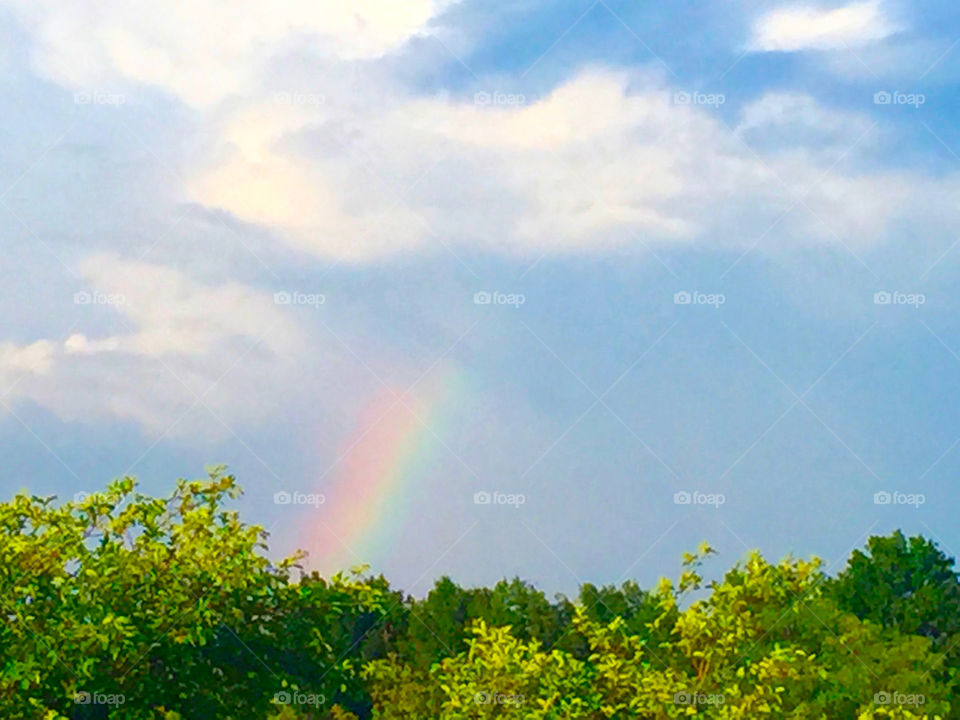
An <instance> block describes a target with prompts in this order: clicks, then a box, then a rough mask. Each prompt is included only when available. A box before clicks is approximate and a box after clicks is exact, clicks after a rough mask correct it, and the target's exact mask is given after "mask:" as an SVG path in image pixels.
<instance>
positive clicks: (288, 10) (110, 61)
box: [6, 0, 449, 106]
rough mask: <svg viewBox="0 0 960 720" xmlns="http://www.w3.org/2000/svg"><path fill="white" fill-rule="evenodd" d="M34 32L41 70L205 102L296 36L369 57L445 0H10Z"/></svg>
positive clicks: (397, 41)
mask: <svg viewBox="0 0 960 720" xmlns="http://www.w3.org/2000/svg"><path fill="white" fill-rule="evenodd" d="M6 4H8V5H10V6H12V8H13V9H14V10H15V11H16V12H17V14H18V16H19V17H20V18H21V20H22V21H23V22H24V24H25V25H26V26H27V27H28V28H29V29H30V31H31V33H32V35H33V43H34V56H35V62H36V64H37V66H38V67H39V68H40V70H41V71H42V72H43V73H44V74H46V75H48V76H50V77H52V78H54V79H55V80H57V81H59V82H61V83H63V84H65V85H67V86H68V87H72V88H81V89H83V88H85V89H102V88H103V86H104V84H105V83H114V84H116V83H134V84H139V85H147V86H159V87H161V88H163V89H166V90H169V91H171V92H173V93H174V94H176V95H177V96H178V97H180V98H182V99H183V100H185V101H186V102H188V103H189V104H191V105H195V106H211V105H213V104H215V103H217V102H219V101H220V100H221V99H223V98H225V97H227V96H229V95H231V94H234V93H240V94H243V93H246V92H249V91H250V90H251V88H254V87H256V86H257V85H258V84H259V80H260V75H261V74H262V73H263V71H264V69H265V67H266V66H267V65H269V63H270V62H271V61H272V60H274V59H275V58H276V57H277V56H278V55H281V54H282V53H284V52H287V51H289V50H291V49H292V48H296V47H297V46H298V45H302V46H304V47H310V48H313V49H319V50H320V51H322V52H325V53H327V54H329V55H331V56H334V57H336V58H345V59H368V58H374V57H378V56H380V55H382V54H384V53H387V52H389V51H390V50H393V49H394V48H396V47H398V46H399V45H401V44H402V43H403V42H405V41H406V40H408V39H409V38H411V37H413V36H415V35H417V34H420V33H423V32H425V31H426V29H427V26H428V24H429V23H430V21H431V20H432V19H433V18H435V17H436V16H437V14H438V13H439V12H440V11H441V10H442V9H443V8H444V7H445V6H446V5H447V4H449V0H403V2H395V1H394V0H353V2H349V3H344V2H335V1H332V0H277V2H272V3H264V2H255V1H252V0H239V1H238V2H231V3H225V2H220V1H219V0H193V1H192V2H189V3H185V2H179V3H178V2H174V3H156V2H149V1H147V0H105V1H103V2H97V3H83V2H73V3H63V2H59V1H58V0H7V3H6Z"/></svg>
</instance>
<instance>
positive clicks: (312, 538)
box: [305, 371, 460, 572]
mask: <svg viewBox="0 0 960 720" xmlns="http://www.w3.org/2000/svg"><path fill="white" fill-rule="evenodd" d="M438 377H439V379H438V380H435V381H433V382H432V383H426V384H425V386H423V387H421V386H419V385H418V387H417V388H416V389H414V390H412V391H410V392H407V393H404V391H402V390H395V389H392V388H391V389H386V388H384V390H383V391H382V392H380V393H378V394H377V396H376V397H375V398H373V399H372V401H371V402H369V403H368V404H367V406H366V408H365V409H364V410H363V412H362V413H361V414H360V416H359V418H358V422H357V423H356V427H355V429H354V431H353V432H352V433H351V435H350V436H349V437H348V438H347V439H346V441H345V442H343V443H342V445H341V447H340V449H339V451H338V453H337V456H336V457H337V458H338V460H337V461H336V462H335V464H334V465H333V466H332V467H330V469H329V470H328V471H326V472H324V473H323V474H322V476H321V477H320V478H319V479H318V481H317V484H318V485H319V486H320V491H321V492H322V493H323V494H324V503H323V505H322V506H321V507H320V510H319V512H317V513H310V514H308V523H309V524H310V527H309V528H308V529H307V533H306V534H307V536H308V538H309V541H308V547H307V548H305V549H306V550H307V551H308V553H309V558H310V562H309V564H310V565H311V566H317V567H318V568H319V569H321V571H323V572H329V571H335V570H344V569H347V568H349V567H352V566H354V565H358V564H361V563H374V562H375V561H377V560H378V559H380V558H382V557H383V555H384V553H385V552H386V551H387V550H388V549H389V547H390V546H391V545H392V543H393V541H394V540H395V538H396V537H397V535H398V533H399V530H400V528H401V527H402V526H403V524H404V520H405V518H406V517H408V516H409V514H410V509H411V507H412V506H413V504H414V503H415V502H416V501H417V500H418V496H419V495H420V494H421V493H420V492H418V490H419V489H420V486H421V485H422V483H423V481H424V480H425V479H426V478H425V474H426V473H425V472H424V469H425V468H424V466H425V464H426V461H427V460H428V459H429V458H430V457H432V454H433V453H435V452H436V449H437V447H442V446H441V445H440V441H439V440H437V438H436V437H435V435H434V434H433V433H434V432H435V428H440V427H441V426H442V425H443V414H444V411H445V410H446V409H448V408H449V406H450V405H451V403H450V400H451V398H452V397H453V396H454V395H456V394H457V390H458V388H459V385H460V375H459V374H458V373H455V372H449V371H447V372H443V373H439V374H438ZM398 396H399V397H401V398H402V402H400V401H398V399H397V398H398ZM331 478H332V479H331Z"/></svg>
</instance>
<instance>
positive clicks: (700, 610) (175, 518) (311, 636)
mask: <svg viewBox="0 0 960 720" xmlns="http://www.w3.org/2000/svg"><path fill="white" fill-rule="evenodd" d="M238 492H239V489H238V487H237V485H236V483H235V480H234V478H233V477H232V476H229V475H225V474H223V473H222V472H220V471H215V472H213V473H212V474H211V476H210V478H208V479H205V480H203V481H191V482H188V481H180V482H179V483H178V485H177V489H176V491H175V492H174V493H172V494H171V496H170V497H168V498H154V497H149V496H144V495H141V494H139V493H138V492H137V491H136V485H135V482H134V480H133V479H131V478H125V479H123V480H120V481H116V482H114V483H112V484H111V485H110V486H109V487H108V488H107V490H106V491H105V492H104V493H103V494H97V495H93V496H90V497H88V498H86V499H84V500H82V501H79V502H65V503H58V502H57V501H56V499H55V498H39V497H30V496H25V495H18V496H16V497H15V498H13V499H12V500H11V501H10V502H7V503H3V504H0V607H2V610H3V614H4V617H5V622H4V624H3V625H2V629H0V659H2V672H0V716H2V717H3V718H10V719H11V720H13V719H17V720H19V719H30V720H33V719H35V718H42V719H44V720H56V719H62V718H111V719H112V718H124V719H130V720H141V719H142V720H148V719H149V720H159V719H163V720H177V719H182V720H193V719H194V718H196V719H203V720H207V719H209V718H238V719H239V718H243V719H244V720H246V719H250V718H253V719H256V718H263V719H267V718H270V719H272V720H296V719H301V720H302V719H306V718H333V719H336V720H350V719H355V718H364V719H365V718H385V719H386V718H414V719H417V720H420V719H425V718H486V717H502V718H556V719H557V720H560V719H565V718H591V719H593V718H598V719H599V718H680V717H688V716H691V715H695V716H698V717H705V718H755V717H768V718H804V719H806V718H829V719H831V720H833V719H835V718H956V717H960V711H958V710H956V709H955V706H957V705H958V704H960V703H958V702H956V701H953V699H952V698H953V697H954V696H956V689H957V684H958V678H957V673H958V669H960V647H958V645H960V584H958V578H957V574H956V572H955V571H954V567H953V560H952V559H951V558H948V557H947V556H946V555H944V553H943V552H941V550H940V549H939V548H938V547H937V545H936V544H935V543H933V542H931V541H930V540H927V539H924V538H922V537H912V538H907V537H904V536H903V535H902V534H901V533H899V532H897V533H894V534H892V535H890V536H886V537H873V538H870V539H869V541H868V542H867V545H866V547H865V548H864V549H862V550H857V551H855V552H854V553H853V554H852V556H851V557H850V558H849V561H848V564H847V566H846V567H845V568H844V569H843V570H842V571H841V572H839V573H838V574H836V575H835V576H827V575H826V574H825V573H824V571H823V569H822V567H821V565H820V563H819V562H818V561H817V560H815V559H814V560H801V559H795V558H787V559H785V560H783V561H781V562H779V563H770V562H768V561H766V560H765V559H764V558H762V557H761V556H760V555H758V554H755V553H754V554H751V555H749V556H748V557H747V558H746V559H744V560H743V561H742V562H740V563H739V564H737V565H735V566H734V567H732V568H731V569H730V570H729V571H728V572H727V573H726V575H725V576H724V577H723V579H722V580H720V581H717V582H712V583H704V581H703V579H702V577H701V571H700V567H701V564H702V563H703V562H704V561H705V560H706V559H707V558H708V556H709V555H711V554H712V552H713V551H712V550H711V549H710V548H709V547H708V546H706V545H703V546H701V547H700V548H699V549H698V550H697V552H695V553H692V554H689V555H686V556H685V557H684V558H683V562H682V567H681V571H680V575H679V577H678V578H677V579H676V581H670V580H666V579H664V580H661V582H660V583H659V585H658V586H657V587H655V588H650V589H644V588H640V587H639V586H637V585H636V584H635V583H633V582H626V583H624V584H622V585H620V586H618V587H613V586H604V587H595V586H593V585H584V586H583V587H582V588H581V589H580V592H579V595H578V596H577V597H576V598H572V599H568V598H565V597H562V596H558V597H556V598H553V599H548V598H547V597H546V596H545V595H544V594H543V593H542V592H541V591H539V590H537V589H536V588H534V587H532V586H531V585H529V584H527V583H525V582H522V581H521V580H511V581H506V580H505V581H502V582H500V583H497V584H496V585H495V586H493V587H490V588H462V587H459V586H458V585H457V584H455V583H454V582H452V581H451V580H449V579H447V578H443V579H441V580H439V581H437V583H436V584H435V586H434V587H433V589H432V590H431V591H430V592H429V594H428V595H427V596H426V597H424V598H422V599H417V598H412V597H409V596H406V595H405V594H404V593H402V592H401V591H399V590H397V589H394V588H391V587H390V585H389V583H388V582H387V580H386V579H384V578H383V577H370V576H364V575H362V574H361V573H353V574H344V575H337V576H334V577H332V578H329V579H325V578H321V577H319V576H318V575H316V574H308V575H304V574H303V573H301V572H300V571H299V566H298V558H290V559H287V560H285V561H283V562H279V563H277V562H271V561H270V560H269V559H268V558H267V554H266V550H267V548H266V544H265V541H266V537H265V535H264V533H263V532H262V530H261V529H260V528H258V527H255V526H248V525H245V524H244V523H243V522H241V520H240V519H239V517H238V516H237V514H236V513H235V512H233V511H230V510H227V509H225V503H226V501H227V500H228V499H229V498H230V497H233V496H235V495H236V494H237V493H238ZM695 591H699V592H695ZM694 592H695V595H696V597H698V598H699V599H696V600H691V599H690V593H694Z"/></svg>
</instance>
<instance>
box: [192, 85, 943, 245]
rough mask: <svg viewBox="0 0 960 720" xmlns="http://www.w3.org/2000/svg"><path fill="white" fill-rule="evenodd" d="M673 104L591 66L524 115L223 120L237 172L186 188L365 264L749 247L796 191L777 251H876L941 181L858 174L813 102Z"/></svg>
mask: <svg viewBox="0 0 960 720" xmlns="http://www.w3.org/2000/svg"><path fill="white" fill-rule="evenodd" d="M671 98H672V92H671V88H669V87H668V86H667V85H665V84H663V83H662V82H661V81H659V80H657V79H656V78H654V77H652V76H649V75H643V74H639V75H638V74H631V73H622V72H613V71H609V70H602V69H594V70H586V71H583V72H581V73H580V74H578V75H576V76H575V77H573V78H571V79H570V80H568V81H567V82H566V83H564V84H562V85H560V86H559V87H557V88H556V89H555V90H554V91H553V92H552V93H550V94H548V95H546V96H544V97H542V98H538V99H537V100H536V101H531V102H529V103H521V104H519V105H514V106H497V105H494V104H477V103H475V102H473V101H472V99H470V98H468V99H459V100H458V99H451V98H449V97H428V98H407V99H401V100H395V99H394V100H391V101H390V102H388V103H381V104H379V105H378V104H376V103H375V102H373V101H371V102H368V103H365V104H364V105H363V108H362V111H355V110H354V109H352V108H351V107H349V106H338V105H337V104H335V103H329V104H327V105H325V106H323V107H318V108H310V109H304V108H296V109H291V108H286V107H277V106H276V105H272V104H269V103H265V104H263V105H262V106H258V107H256V108H245V109H244V110H243V111H239V112H236V113H233V114H231V115H229V116H228V119H227V121H226V123H225V125H224V130H223V132H222V133H220V134H221V136H222V137H224V138H226V139H227V147H228V150H227V151H224V152H223V153H222V155H223V156H226V157H228V158H229V159H228V160H227V161H226V162H223V163H222V164H218V163H217V162H215V163H213V164H212V165H210V166H209V167H207V168H204V169H203V170H202V171H201V172H199V173H198V174H197V176H196V177H195V179H194V181H193V183H192V188H191V191H192V193H193V197H194V198H195V199H196V200H198V201H200V202H203V203H207V204H210V205H214V206H217V207H221V208H224V209H226V210H228V211H230V212H231V213H233V214H234V215H236V216H237V217H239V218H241V219H243V220H245V221H248V222H251V223H257V224H264V225H267V226H269V227H271V228H273V229H274V230H275V231H276V232H277V236H278V237H279V238H283V239H286V240H287V241H289V242H290V243H291V244H293V245H294V246H295V247H297V248H299V249H301V250H305V251H307V252H310V253H313V254H315V255H317V256H319V257H323V258H336V259H340V260H347V261H367V260H371V259H375V258H379V257H382V256H385V255H390V254H392V253H398V252H402V251H407V250H409V249H411V248H427V247H431V246H432V247H437V246H438V245H439V240H438V239H437V238H439V239H440V240H443V242H444V243H446V244H448V245H456V244H464V245H470V246H472V247H479V248H484V249H487V250H492V251H496V252H502V253H507V254H511V255H519V256H531V255H533V256H536V255H539V254H541V253H543V252H571V251H581V250H591V249H601V248H606V247H611V246H617V245H629V244H636V243H637V242H638V238H642V239H643V241H644V242H645V243H678V242H680V243H689V242H695V241H701V242H710V243H712V244H716V243H723V244H726V245H729V246H735V247H746V246H750V245H752V244H753V243H754V241H755V239H756V238H757V237H758V236H760V235H761V234H762V233H763V232H764V231H765V230H766V229H767V228H768V227H770V225H771V224H772V223H773V222H774V220H776V218H777V216H778V215H779V214H780V213H781V212H783V211H784V210H786V209H787V208H789V207H790V206H792V205H794V203H795V201H796V199H797V197H799V195H800V194H803V193H809V197H807V198H806V199H805V201H804V205H803V206H802V207H801V211H800V212H797V213H795V214H793V215H791V217H790V218H789V219H788V220H787V221H786V222H784V223H783V224H782V225H780V226H778V229H777V234H776V235H777V237H776V238H773V239H771V242H770V243H769V244H768V246H772V247H778V246H779V245H780V244H785V243H792V242H805V243H817V242H829V243H833V242H836V238H837V236H838V234H839V235H840V236H841V237H842V239H843V241H844V242H845V243H847V244H849V245H851V246H855V245H867V244H869V243H871V242H880V241H882V239H883V236H884V233H885V232H886V231H887V229H888V228H889V227H891V223H892V222H893V221H894V220H895V219H897V218H901V217H908V216H909V213H910V212H911V208H912V207H914V206H915V204H916V200H917V198H916V194H917V192H919V191H920V188H925V189H926V190H930V189H931V186H932V185H933V184H934V183H933V180H932V179H925V178H924V177H923V176H919V175H916V174H912V173H907V172H894V171H885V170H881V169H875V170H872V171H870V172H866V171H858V170H856V169H855V168H856V167H858V166H860V165H862V162H860V161H862V160H863V159H864V158H867V159H868V160H870V159H872V158H875V157H876V154H877V152H878V145H877V142H876V140H877V134H876V133H875V132H874V131H873V130H872V126H873V122H872V121H871V120H870V118H869V117H867V116H866V115H860V114H856V113H850V112H845V111H839V110H835V109H831V108H827V107H824V106H822V105H821V104H819V103H818V102H817V101H816V100H815V99H814V98H812V97H810V96H807V95H802V94H791V93H773V94H770V95H767V96H764V97H761V98H758V99H757V100H756V101H754V102H752V103H749V104H747V105H746V106H745V107H744V108H743V110H742V112H741V117H740V120H739V122H737V123H736V125H735V128H733V129H731V128H730V127H729V126H728V125H726V124H725V123H724V122H723V121H722V120H721V119H720V116H719V113H718V111H717V110H716V109H714V108H712V107H708V106H699V105H694V104H678V103H676V102H673V101H672V100H671ZM854 160H856V161H857V162H856V163H854V162H853V161H854ZM872 164H874V165H876V163H872ZM945 182H947V184H948V185H949V184H953V185H955V184H956V183H955V180H954V179H951V178H947V179H946V180H945ZM806 208H809V210H812V211H813V213H814V214H815V215H816V216H818V217H814V216H813V214H811V213H810V212H809V211H806Z"/></svg>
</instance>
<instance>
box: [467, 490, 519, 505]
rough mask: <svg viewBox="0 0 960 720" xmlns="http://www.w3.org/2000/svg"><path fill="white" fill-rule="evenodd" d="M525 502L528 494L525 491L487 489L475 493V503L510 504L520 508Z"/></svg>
mask: <svg viewBox="0 0 960 720" xmlns="http://www.w3.org/2000/svg"><path fill="white" fill-rule="evenodd" d="M525 502H527V496H526V495H524V494H523V493H502V492H497V491H496V490H494V491H493V492H487V491H486V490H480V491H479V492H475V493H474V494H473V504H474V505H509V506H513V507H515V508H519V507H520V506H521V505H523V504H524V503H525Z"/></svg>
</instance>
